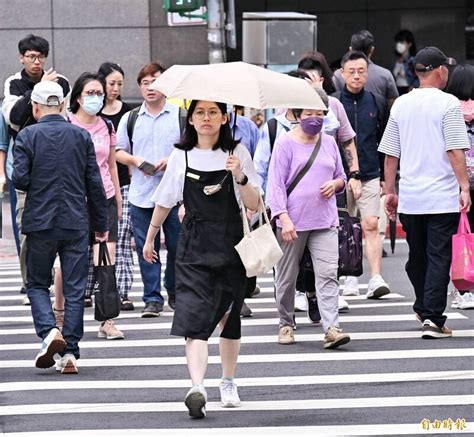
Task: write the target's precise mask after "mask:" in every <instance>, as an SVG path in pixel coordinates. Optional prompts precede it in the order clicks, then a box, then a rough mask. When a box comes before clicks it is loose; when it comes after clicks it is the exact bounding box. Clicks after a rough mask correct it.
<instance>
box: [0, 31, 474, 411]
mask: <svg viewBox="0 0 474 437" xmlns="http://www.w3.org/2000/svg"><path fill="white" fill-rule="evenodd" d="M18 49H19V53H20V62H21V64H22V65H23V69H22V70H21V71H20V72H18V73H16V74H14V75H12V76H10V77H9V78H8V79H7V80H6V82H5V89H4V95H5V99H4V102H3V107H2V112H3V119H2V121H1V123H0V127H1V129H0V164H1V166H2V168H1V169H0V176H1V175H2V174H3V167H4V166H5V165H6V174H7V180H8V186H9V193H10V197H11V207H12V215H13V217H14V224H15V228H14V232H15V238H16V241H17V249H18V255H19V259H20V266H21V273H22V281H23V286H22V289H21V291H22V292H26V293H27V295H26V296H25V301H24V303H25V304H31V311H32V315H33V320H34V325H35V329H36V333H37V335H38V336H39V337H40V338H41V339H42V340H43V342H42V344H41V348H40V352H39V353H38V355H37V356H36V366H37V367H38V368H49V367H53V366H56V370H57V371H59V372H61V373H72V374H74V373H78V359H79V358H80V350H79V342H80V340H81V338H82V336H83V332H84V324H83V316H84V307H88V306H92V305H93V298H92V297H93V293H92V288H93V283H94V276H93V271H94V266H95V265H97V263H98V253H99V250H98V248H99V243H104V242H106V243H107V246H108V250H109V253H110V255H111V260H112V263H113V264H115V272H116V280H117V289H118V292H119V293H120V297H121V309H122V311H134V310H135V307H134V303H133V301H132V300H131V299H130V296H129V293H130V290H131V287H132V282H133V248H135V249H136V252H137V255H138V264H139V268H140V273H141V278H142V281H143V302H144V309H143V311H142V313H141V316H142V317H158V316H159V315H160V313H161V312H162V311H163V308H164V305H165V303H166V304H167V306H168V307H169V309H170V310H172V311H174V316H173V323H172V328H171V334H172V335H176V336H180V337H184V338H185V339H186V358H187V364H188V370H189V374H190V377H191V381H192V387H191V389H190V390H189V392H188V393H187V395H186V397H185V404H186V406H187V408H188V409H189V414H190V416H191V417H192V418H202V417H205V415H206V412H205V406H206V402H207V392H206V389H205V387H204V377H205V374H206V370H207V361H208V346H207V340H208V339H209V337H210V336H211V335H212V334H213V332H214V330H215V328H216V327H217V326H219V329H220V342H219V350H220V355H221V363H222V380H221V383H220V385H219V388H220V393H221V401H222V406H223V407H237V406H239V405H240V398H239V395H238V391H237V384H236V382H235V380H234V377H235V374H236V367H237V359H238V355H239V350H240V338H241V317H245V316H251V315H252V312H251V309H250V308H248V307H247V306H246V305H245V302H244V299H245V298H248V297H250V296H252V295H255V294H257V293H258V292H259V289H258V287H257V286H256V278H246V274H245V268H244V266H243V264H242V262H241V260H240V258H239V256H238V254H237V252H236V250H235V249H234V246H235V245H236V244H237V243H238V242H239V241H240V240H241V239H242V237H243V227H242V220H243V219H247V217H249V218H250V217H251V216H252V214H253V212H254V211H256V210H258V209H259V202H260V199H261V195H263V196H264V197H265V201H266V203H267V205H268V206H269V207H270V210H271V215H272V219H273V221H274V224H275V229H276V230H275V234H276V239H277V241H278V243H279V245H280V247H281V249H282V252H283V257H282V258H281V260H280V261H279V262H278V264H277V265H276V268H275V272H274V275H275V300H276V309H277V311H278V314H279V326H278V340H277V341H278V343H279V344H282V345H291V344H293V343H295V335H294V330H295V329H296V323H295V311H298V310H302V309H303V310H305V311H307V312H308V317H309V318H310V320H311V321H312V322H313V323H314V324H316V325H318V326H321V327H322V331H323V333H324V341H323V347H324V348H326V349H334V348H337V347H340V346H343V345H344V344H347V343H348V342H349V341H350V335H349V334H348V333H346V332H344V331H343V329H342V328H341V326H340V325H339V312H340V311H348V310H349V305H348V304H347V302H346V301H345V300H344V296H353V295H358V294H359V284H358V278H357V277H346V278H345V282H344V288H343V292H342V295H340V292H339V279H340V278H338V258H339V244H338V225H339V216H338V208H342V209H347V210H348V211H349V213H350V214H351V215H353V216H356V215H357V216H359V217H360V219H361V225H362V229H363V231H364V235H365V249H364V252H365V255H366V258H367V261H368V266H369V276H370V279H369V284H368V290H367V294H366V297H367V299H379V298H381V297H383V296H385V295H387V294H390V293H391V291H392V290H391V288H390V285H389V284H388V283H387V282H385V280H384V279H383V276H382V254H383V250H382V240H381V238H380V235H384V233H385V226H386V225H385V223H386V221H385V214H388V216H389V218H390V219H391V220H397V214H399V219H400V221H401V223H402V225H403V229H404V230H405V232H406V234H407V242H408V246H409V258H408V262H407V265H406V271H407V274H408V277H409V279H410V281H411V283H412V285H413V288H414V290H415V304H414V307H413V310H414V313H415V315H414V317H415V318H416V319H417V320H418V321H419V322H420V323H421V326H422V328H421V337H422V338H443V337H449V336H451V335H452V331H451V330H450V329H449V328H448V327H447V326H446V323H445V322H446V316H445V315H443V312H444V310H445V308H446V305H447V293H448V284H449V280H450V277H449V268H450V263H451V236H452V235H453V234H454V233H455V232H456V229H457V226H458V222H459V212H460V210H462V209H464V210H466V211H469V210H470V206H471V194H472V190H473V189H474V182H473V181H474V176H473V175H474V152H473V150H474V149H472V148H473V146H474V142H473V141H474V133H473V132H474V131H473V129H474V128H473V123H474V121H473V120H474V103H473V101H474V68H473V67H471V66H468V65H466V66H464V65H459V66H456V68H455V69H454V70H452V71H450V69H452V66H453V65H454V64H455V61H454V60H452V59H451V58H448V57H446V56H445V55H444V53H442V52H441V51H440V50H439V49H437V48H436V47H426V48H424V49H421V50H420V51H419V52H416V45H415V41H414V37H413V35H412V34H411V32H409V31H401V32H399V33H397V35H396V36H395V52H396V61H395V66H394V68H393V72H391V71H389V70H386V69H384V68H382V67H380V66H378V65H376V64H375V63H373V61H372V60H371V57H372V55H373V52H374V38H373V36H372V34H371V33H370V32H369V31H367V30H363V31H360V32H357V33H356V34H354V35H353V36H352V38H351V41H350V46H349V51H348V52H347V53H346V54H344V56H343V57H342V59H341V67H340V69H337V70H336V72H335V74H334V75H333V73H332V72H331V70H330V68H329V66H328V63H327V61H326V58H325V57H324V55H323V54H322V53H319V52H307V53H305V54H303V55H302V57H301V60H300V62H299V64H298V68H297V70H295V71H292V72H289V74H290V75H292V76H294V77H297V78H299V79H300V80H305V81H307V82H308V83H309V84H310V85H311V87H312V88H313V89H314V92H315V93H318V95H319V96H320V98H321V100H322V101H323V103H324V104H325V107H326V110H320V109H300V108H278V109H276V112H275V115H274V117H273V118H270V119H269V120H268V121H267V122H266V123H265V124H264V126H263V127H262V128H261V130H260V131H258V130H257V128H256V126H255V125H254V123H253V122H252V121H250V120H249V119H247V118H246V117H244V116H243V115H236V114H237V112H235V113H233V111H232V109H233V108H232V107H228V106H227V105H226V103H222V102H212V101H201V100H199V101H198V100H193V101H191V102H188V103H189V104H188V106H187V109H186V110H184V109H182V108H181V107H179V106H177V105H175V104H172V103H171V102H168V101H167V98H166V96H165V95H163V94H162V93H160V92H159V91H156V90H153V89H151V88H150V86H151V85H152V84H153V82H154V81H155V80H156V79H157V78H158V77H159V76H160V75H161V74H162V73H163V72H164V71H165V67H164V66H163V65H162V64H161V63H159V62H153V63H149V64H146V65H144V66H143V67H142V68H141V69H140V71H139V72H138V73H137V85H138V87H139V90H140V93H141V96H142V98H143V103H141V104H140V105H139V106H137V107H134V106H133V105H129V104H127V103H126V102H123V101H122V98H121V95H122V89H123V83H124V75H125V73H124V71H123V69H122V68H121V67H120V65H119V64H116V63H113V62H105V63H103V64H102V65H100V67H99V68H98V70H97V72H95V71H94V72H84V73H82V74H81V75H80V76H79V77H78V78H77V80H76V81H75V82H74V84H73V86H72V88H71V87H70V84H69V81H68V80H67V79H66V78H65V77H64V76H61V75H60V74H59V73H57V72H56V71H54V70H52V69H49V70H45V63H46V61H47V57H48V54H49V44H48V42H47V41H46V40H45V39H44V38H42V37H39V36H35V35H28V36H27V37H25V38H23V39H22V40H21V41H20V42H19V45H18ZM392 73H393V74H392ZM448 79H449V80H448ZM446 87H447V92H445V91H443V90H444V89H445V88H446ZM399 94H400V97H399ZM402 94H403V95H402ZM460 101H461V103H460ZM228 103H232V102H228ZM234 123H235V124H236V126H235V129H234V135H233V133H232V129H231V126H233V124H234ZM0 182H1V178H0ZM398 186H399V188H398ZM383 196H385V205H384V202H383V201H382V202H381V198H383ZM384 206H385V210H384ZM473 217H474V215H473V214H472V213H470V214H469V218H470V221H471V222H473V221H474V220H473ZM473 224H474V223H472V224H471V226H472V225H473ZM161 230H163V234H164V235H161ZM163 237H164V244H165V247H166V263H165V266H164V275H162V265H161V260H160V256H159V251H160V248H161V244H162V239H163ZM305 250H308V251H309V254H310V256H311V261H312V265H313V271H314V275H310V276H309V280H308V276H306V277H305V278H304V280H303V279H302V274H301V272H300V262H301V259H302V257H303V253H304V252H305ZM162 276H163V277H164V281H163V287H164V290H163V289H162V283H161V280H162ZM53 278H54V281H53ZM53 283H54V303H53V304H51V294H50V288H51V286H52V285H53ZM163 291H166V293H164V292H163ZM165 298H166V301H165ZM453 306H454V307H455V308H462V309H466V308H472V307H474V298H473V295H472V293H471V291H470V290H456V291H455V299H454V301H453ZM97 335H98V337H99V338H103V339H105V340H119V339H123V338H125V335H126V332H125V333H124V332H121V331H120V330H119V329H118V328H117V327H116V326H115V323H114V321H113V320H106V321H103V322H100V324H99V326H98V333H97ZM56 354H58V356H59V358H56Z"/></svg>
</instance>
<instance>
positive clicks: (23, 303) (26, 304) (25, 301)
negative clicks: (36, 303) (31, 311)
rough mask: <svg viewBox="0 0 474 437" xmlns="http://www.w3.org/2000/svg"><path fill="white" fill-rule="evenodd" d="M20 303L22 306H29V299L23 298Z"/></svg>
mask: <svg viewBox="0 0 474 437" xmlns="http://www.w3.org/2000/svg"><path fill="white" fill-rule="evenodd" d="M21 303H22V305H25V306H29V305H31V302H30V298H29V297H28V296H25V297H24V298H23V300H22V302H21Z"/></svg>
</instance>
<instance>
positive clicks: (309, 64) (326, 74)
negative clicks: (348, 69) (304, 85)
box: [298, 51, 336, 94]
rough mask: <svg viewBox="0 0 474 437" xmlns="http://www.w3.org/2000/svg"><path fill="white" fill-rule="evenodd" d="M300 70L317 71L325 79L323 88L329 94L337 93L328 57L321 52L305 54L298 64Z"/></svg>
mask: <svg viewBox="0 0 474 437" xmlns="http://www.w3.org/2000/svg"><path fill="white" fill-rule="evenodd" d="M298 69H300V70H316V71H317V72H318V73H319V75H320V76H321V77H322V78H324V81H323V88H324V91H326V92H327V93H328V94H332V93H334V92H335V91H336V88H335V87H334V83H333V80H332V76H333V74H332V71H331V69H330V68H329V65H328V61H327V60H326V57H325V56H324V55H323V54H322V53H321V52H316V51H310V52H306V53H304V54H303V58H302V59H301V60H300V62H299V63H298Z"/></svg>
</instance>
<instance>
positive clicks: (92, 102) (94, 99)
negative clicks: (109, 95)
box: [82, 96, 104, 115]
mask: <svg viewBox="0 0 474 437" xmlns="http://www.w3.org/2000/svg"><path fill="white" fill-rule="evenodd" d="M82 102H83V103H82V109H84V111H85V112H87V113H88V114H89V115H96V114H97V113H98V112H99V111H100V110H101V109H102V106H103V104H104V96H101V97H99V96H83V97H82Z"/></svg>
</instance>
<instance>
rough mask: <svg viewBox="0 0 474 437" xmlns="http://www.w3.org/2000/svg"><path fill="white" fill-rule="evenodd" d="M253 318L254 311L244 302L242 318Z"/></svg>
mask: <svg viewBox="0 0 474 437" xmlns="http://www.w3.org/2000/svg"><path fill="white" fill-rule="evenodd" d="M252 316H253V313H252V310H251V309H250V308H249V306H248V305H247V304H246V303H245V302H244V303H243V304H242V308H241V309H240V317H242V318H245V317H252Z"/></svg>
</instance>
